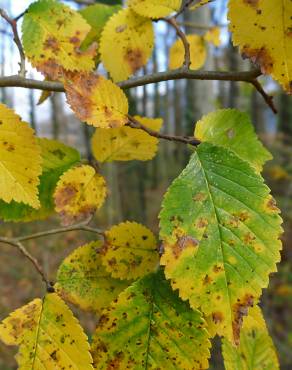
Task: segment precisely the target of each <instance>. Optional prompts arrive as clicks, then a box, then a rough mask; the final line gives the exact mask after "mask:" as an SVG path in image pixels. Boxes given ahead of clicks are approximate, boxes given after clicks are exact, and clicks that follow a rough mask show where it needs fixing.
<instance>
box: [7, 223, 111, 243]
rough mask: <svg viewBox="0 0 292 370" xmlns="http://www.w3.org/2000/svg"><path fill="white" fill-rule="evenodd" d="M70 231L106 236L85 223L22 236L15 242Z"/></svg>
mask: <svg viewBox="0 0 292 370" xmlns="http://www.w3.org/2000/svg"><path fill="white" fill-rule="evenodd" d="M70 231H87V232H90V233H94V234H98V235H104V232H103V231H102V230H99V229H95V228H93V227H90V226H87V225H86V223H84V222H83V223H80V224H77V225H72V226H65V227H60V228H57V229H51V230H46V231H41V232H39V233H35V234H30V235H25V236H21V237H19V238H17V239H14V240H18V241H20V242H23V241H27V240H32V239H38V238H43V237H46V236H51V235H57V234H63V233H68V232H70Z"/></svg>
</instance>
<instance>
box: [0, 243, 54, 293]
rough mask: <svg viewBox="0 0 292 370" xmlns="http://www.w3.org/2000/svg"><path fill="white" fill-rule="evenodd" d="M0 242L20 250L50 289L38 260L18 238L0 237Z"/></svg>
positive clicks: (50, 286) (49, 288)
mask: <svg viewBox="0 0 292 370" xmlns="http://www.w3.org/2000/svg"><path fill="white" fill-rule="evenodd" d="M0 242H1V243H5V244H8V245H11V246H13V247H16V248H17V249H18V250H19V251H20V253H22V255H23V256H24V257H25V258H27V259H28V260H29V261H30V262H31V263H32V264H33V265H34V268H35V269H36V271H37V272H38V274H39V275H40V276H41V277H42V280H43V281H44V282H45V284H46V286H47V289H48V290H51V288H52V285H51V283H50V281H49V279H48V278H47V276H46V274H45V272H44V271H43V268H42V267H41V265H40V264H39V262H38V260H37V259H36V258H35V257H33V256H32V255H31V254H30V253H29V251H28V250H27V249H26V248H25V246H24V245H23V244H22V243H21V242H20V241H19V240H18V239H13V238H4V237H0Z"/></svg>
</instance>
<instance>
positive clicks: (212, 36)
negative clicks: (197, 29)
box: [204, 27, 221, 47]
mask: <svg viewBox="0 0 292 370" xmlns="http://www.w3.org/2000/svg"><path fill="white" fill-rule="evenodd" d="M220 34H221V31H220V27H212V28H210V29H209V30H208V31H207V32H206V33H205V35H204V40H205V41H207V42H209V43H210V44H213V45H214V46H217V47H218V46H220V45H221V38H220Z"/></svg>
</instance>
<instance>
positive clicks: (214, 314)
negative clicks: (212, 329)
mask: <svg viewBox="0 0 292 370" xmlns="http://www.w3.org/2000/svg"><path fill="white" fill-rule="evenodd" d="M223 318H224V317H223V314H222V312H219V311H216V312H212V320H213V321H214V323H215V324H220V323H221V322H222V321H223Z"/></svg>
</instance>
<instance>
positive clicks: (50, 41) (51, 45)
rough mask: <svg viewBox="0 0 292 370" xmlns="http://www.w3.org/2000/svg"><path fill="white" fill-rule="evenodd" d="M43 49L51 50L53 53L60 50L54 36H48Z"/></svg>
mask: <svg viewBox="0 0 292 370" xmlns="http://www.w3.org/2000/svg"><path fill="white" fill-rule="evenodd" d="M44 49H45V50H46V49H51V50H52V51H53V52H54V53H57V52H58V51H59V50H60V47H59V42H58V40H57V39H56V38H55V37H54V36H49V37H48V38H47V39H46V41H45V42H44Z"/></svg>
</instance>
